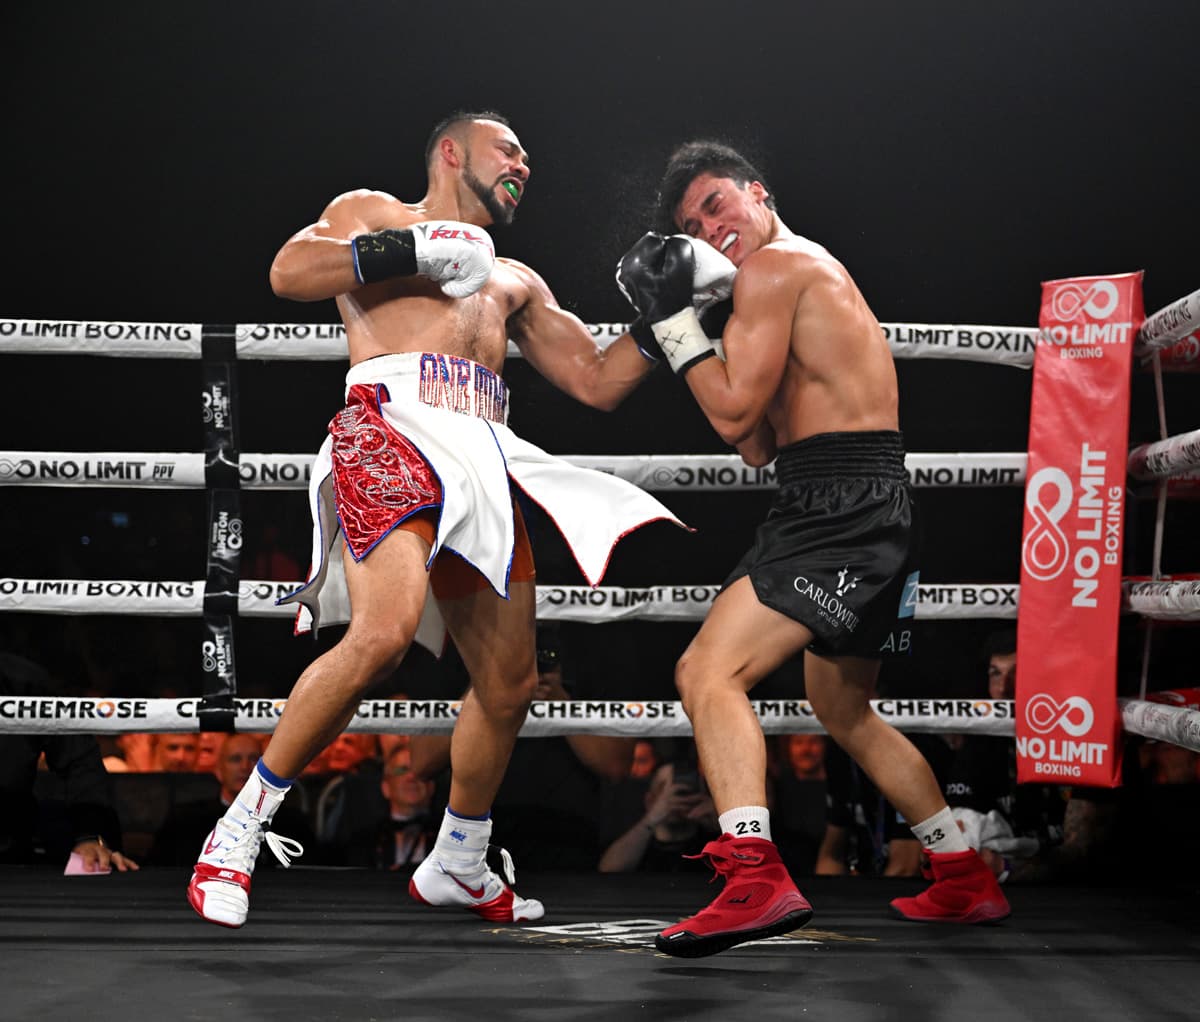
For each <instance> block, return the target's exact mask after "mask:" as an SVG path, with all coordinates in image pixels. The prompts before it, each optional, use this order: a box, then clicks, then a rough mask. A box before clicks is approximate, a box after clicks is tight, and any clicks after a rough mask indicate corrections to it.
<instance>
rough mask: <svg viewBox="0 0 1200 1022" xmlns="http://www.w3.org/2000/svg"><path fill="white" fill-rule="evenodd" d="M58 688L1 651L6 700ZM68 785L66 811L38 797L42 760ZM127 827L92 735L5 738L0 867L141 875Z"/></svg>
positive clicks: (0, 747)
mask: <svg viewBox="0 0 1200 1022" xmlns="http://www.w3.org/2000/svg"><path fill="white" fill-rule="evenodd" d="M56 689H57V686H56V685H54V684H53V682H52V680H51V678H50V676H49V674H48V673H47V672H46V671H45V670H44V669H43V668H41V667H40V666H39V665H37V664H35V663H33V662H32V661H30V660H26V659H25V658H24V657H20V656H17V655H15V654H12V653H0V695H4V696H18V697H22V696H49V695H53V694H54V692H55V691H56ZM43 755H44V756H45V762H46V766H47V768H48V769H49V770H50V771H52V772H53V773H54V774H55V775H56V776H57V777H58V778H59V779H60V780H61V782H62V785H63V801H62V811H61V812H58V813H55V812H54V811H53V810H54V808H55V807H53V806H51V805H50V804H48V803H45V802H43V803H42V804H39V802H38V799H37V797H36V795H35V793H34V785H35V782H36V780H37V773H38V761H39V760H40V759H41V758H42V756H43ZM121 837H122V835H121V825H120V820H119V819H118V818H117V813H116V810H115V809H114V808H113V797H112V787H111V781H110V779H109V776H108V773H107V772H106V771H105V769H104V763H103V761H102V759H101V756H100V748H99V746H98V745H97V744H96V740H95V739H94V738H93V737H91V736H90V735H61V734H27V735H15V734H0V862H6V863H29V862H40V861H49V862H54V863H62V862H66V860H67V858H68V856H69V855H70V854H71V853H75V854H78V855H79V857H80V859H81V860H82V863H83V868H84V870H86V871H87V872H96V871H97V870H108V869H116V870H119V871H120V872H125V871H126V870H136V869H137V868H138V865H137V863H136V862H134V861H133V860H132V859H129V858H127V857H126V856H125V855H124V854H122V852H121Z"/></svg>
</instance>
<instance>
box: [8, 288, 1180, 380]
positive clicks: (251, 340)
mask: <svg viewBox="0 0 1200 1022" xmlns="http://www.w3.org/2000/svg"><path fill="white" fill-rule="evenodd" d="M625 326H626V324H624V323H590V324H588V329H589V331H590V332H591V334H592V336H593V337H595V338H596V340H597V343H599V344H601V345H606V344H608V343H611V342H612V341H613V340H615V339H616V338H617V337H619V336H620V335H621V334H622V333H623V332H624V330H625ZM880 326H881V327H882V328H883V332H884V335H885V336H886V337H887V340H888V345H889V346H890V347H891V349H892V354H893V355H895V356H896V357H897V358H948V359H958V360H966V361H978V362H992V363H999V364H1002V365H1012V366H1018V367H1020V368H1023V369H1028V368H1030V367H1031V366H1032V365H1033V353H1034V350H1035V349H1036V347H1037V338H1038V329H1037V328H1036V327H1018V326H975V325H970V324H953V323H881V324H880ZM1198 329H1200V290H1197V291H1194V292H1192V293H1191V294H1190V295H1187V296H1185V297H1183V298H1180V299H1178V300H1176V301H1174V302H1172V303H1170V304H1169V305H1167V306H1165V307H1163V308H1162V309H1160V310H1159V311H1158V312H1156V313H1154V314H1153V315H1151V316H1149V317H1147V319H1146V320H1145V322H1144V323H1143V324H1142V327H1141V329H1140V330H1139V332H1138V339H1137V347H1136V348H1135V352H1136V353H1137V354H1138V355H1146V354H1149V353H1152V352H1153V351H1156V350H1158V351H1161V350H1163V349H1167V348H1170V347H1171V346H1172V345H1175V344H1177V343H1179V342H1181V341H1184V340H1186V339H1188V338H1189V337H1191V336H1192V335H1193V334H1195V333H1196V331H1197V330H1198ZM201 332H202V324H200V323H141V322H128V321H124V322H115V321H114V322H95V321H84V320H50V319H0V346H2V347H3V349H4V350H6V351H8V352H11V353H17V354H59V355H62V354H67V355H88V354H90V355H115V356H124V357H134V358H139V357H148V358H199V357H200V348H201ZM235 337H236V350H237V354H238V356H239V357H241V358H259V359H316V360H330V361H340V360H342V359H344V358H345V357H346V348H345V332H344V329H343V327H342V326H341V324H340V323H299V324H287V323H240V324H237V326H236V327H235ZM509 355H510V356H511V357H519V355H520V352H519V351H518V350H517V347H516V345H514V344H511V343H510V344H509Z"/></svg>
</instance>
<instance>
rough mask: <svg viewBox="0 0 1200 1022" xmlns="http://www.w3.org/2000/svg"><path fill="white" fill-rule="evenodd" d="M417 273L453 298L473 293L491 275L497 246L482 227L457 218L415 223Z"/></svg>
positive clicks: (414, 240)
mask: <svg viewBox="0 0 1200 1022" xmlns="http://www.w3.org/2000/svg"><path fill="white" fill-rule="evenodd" d="M412 233H413V242H414V251H415V253H416V257H417V272H418V273H420V274H423V275H424V276H426V277H428V278H429V279H430V280H432V281H434V282H436V283H437V284H440V285H441V288H442V292H443V293H444V294H447V295H449V296H450V297H451V298H466V297H467V296H468V295H473V294H474V293H475V292H476V291H478V290H479V289H480V288H481V287H483V285H484V284H486V283H487V282H488V278H489V277H490V276H491V275H492V267H493V266H495V265H496V247H495V245H493V244H492V239H491V237H490V236H489V235H488V232H487V231H485V230H484V229H483V228H482V227H476V226H475V225H474V224H464V223H459V222H458V221H457V220H427V221H426V222H425V223H421V224H413V226H412Z"/></svg>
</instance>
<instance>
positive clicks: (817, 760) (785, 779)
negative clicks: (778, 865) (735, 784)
mask: <svg viewBox="0 0 1200 1022" xmlns="http://www.w3.org/2000/svg"><path fill="white" fill-rule="evenodd" d="M825 742H826V738H825V736H824V735H812V734H799V735H780V736H778V741H777V742H776V743H775V745H776V748H777V749H778V750H779V754H778V755H775V756H773V757H771V758H770V760H769V762H770V763H771V764H772V767H773V771H772V776H771V778H770V780H771V781H772V783H771V785H770V786H769V787H768V791H769V792H772V793H773V799H772V803H771V820H772V822H771V833H772V835H773V836H774V840H775V844H776V846H777V847H778V848H779V855H780V857H781V858H782V859H783V862H784V865H785V866H787V868H788V871H789V872H790V873H791V874H792V875H793V876H805V875H810V874H812V873H813V871H814V870H815V869H816V862H817V852H818V850H819V849H820V847H821V841H822V839H823V838H824V835H825V816H826V809H825V794H826V784H825Z"/></svg>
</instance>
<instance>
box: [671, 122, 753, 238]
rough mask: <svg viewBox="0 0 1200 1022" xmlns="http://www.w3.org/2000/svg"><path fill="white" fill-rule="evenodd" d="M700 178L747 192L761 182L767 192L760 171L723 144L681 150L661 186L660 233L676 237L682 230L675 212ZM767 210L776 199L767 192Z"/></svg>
mask: <svg viewBox="0 0 1200 1022" xmlns="http://www.w3.org/2000/svg"><path fill="white" fill-rule="evenodd" d="M701 174H712V175H714V176H716V177H727V178H730V179H731V180H733V181H735V182H737V185H738V187H739V188H745V187H746V186H747V185H749V184H750V182H752V181H758V182H759V183H760V184H762V186H763V187H764V188H767V182H766V179H765V178H764V177H763V176H762V174H761V173H759V170H758V168H757V167H755V166H754V164H752V163H751V162H750V161H749V160H747V159H746V157H744V156H743V155H742V154H741V153H739V152H738V151H737V150H736V149H734V148H733V147H732V146H727V145H725V144H724V143H723V142H712V141H707V140H703V139H700V140H697V141H695V142H685V143H684V144H683V145H681V146H678V147H677V148H676V149H675V151H674V152H673V153H672V154H671V158H670V159H669V160H668V161H667V169H666V170H665V171H664V172H663V176H662V181H660V182H659V185H658V208H657V213H656V216H657V219H658V229H659V230H660V231H662V232H663V233H664V234H674V233H675V232H676V231H677V230H678V229H679V228H678V227H677V226H676V224H675V210H676V209H677V208H678V206H679V204H680V203H681V202H682V201H683V195H684V193H685V192H686V191H687V190H688V186H689V185H690V184H691V183H692V182H693V181H695V180H696V178H698V177H699V176H700V175H701ZM766 204H767V208H768V209H774V208H775V198H774V196H773V195H772V194H771V189H770V188H767V199H766Z"/></svg>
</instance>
